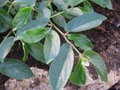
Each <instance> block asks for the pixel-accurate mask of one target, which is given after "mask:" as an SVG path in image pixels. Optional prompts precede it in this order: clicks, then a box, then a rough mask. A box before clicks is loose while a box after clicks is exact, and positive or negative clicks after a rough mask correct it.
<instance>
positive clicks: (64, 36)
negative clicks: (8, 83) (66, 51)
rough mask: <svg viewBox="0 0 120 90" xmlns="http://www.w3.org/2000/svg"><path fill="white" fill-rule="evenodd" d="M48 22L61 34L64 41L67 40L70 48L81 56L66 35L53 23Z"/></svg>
mask: <svg viewBox="0 0 120 90" xmlns="http://www.w3.org/2000/svg"><path fill="white" fill-rule="evenodd" d="M50 23H51V24H52V25H53V27H54V28H55V29H56V30H57V31H58V32H59V33H60V34H61V35H62V36H63V38H64V39H65V41H66V42H68V43H69V44H70V45H71V46H72V48H73V49H74V50H75V51H76V52H77V53H78V55H79V57H80V58H81V57H83V56H82V54H81V53H80V52H79V50H78V49H77V48H76V47H75V46H74V45H73V44H72V43H71V42H70V41H69V40H68V39H67V37H66V35H65V34H64V33H63V32H62V31H61V30H60V29H59V28H58V27H57V26H56V25H54V24H53V23H52V22H51V21H50Z"/></svg>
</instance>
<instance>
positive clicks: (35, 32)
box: [17, 28, 49, 43]
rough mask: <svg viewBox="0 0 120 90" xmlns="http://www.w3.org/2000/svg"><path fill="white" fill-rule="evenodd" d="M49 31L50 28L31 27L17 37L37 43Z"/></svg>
mask: <svg viewBox="0 0 120 90" xmlns="http://www.w3.org/2000/svg"><path fill="white" fill-rule="evenodd" d="M48 31H49V30H46V29H45V28H37V29H31V30H28V31H24V32H23V33H21V34H19V35H18V37H17V39H20V40H23V41H24V42H27V43H36V42H39V41H40V40H42V39H43V38H44V37H45V35H46V34H47V33H48Z"/></svg>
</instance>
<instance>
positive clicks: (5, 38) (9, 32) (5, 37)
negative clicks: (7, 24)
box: [0, 31, 12, 45]
mask: <svg viewBox="0 0 120 90" xmlns="http://www.w3.org/2000/svg"><path fill="white" fill-rule="evenodd" d="M11 33H12V31H10V32H9V33H8V34H7V35H6V36H5V38H4V40H3V41H2V42H1V44H2V43H3V42H4V41H5V40H6V39H7V38H8V36H9V35H10V34H11ZM1 44H0V45H1Z"/></svg>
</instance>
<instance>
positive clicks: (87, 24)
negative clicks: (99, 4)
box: [65, 13, 106, 32]
mask: <svg viewBox="0 0 120 90" xmlns="http://www.w3.org/2000/svg"><path fill="white" fill-rule="evenodd" d="M104 20H106V17H105V16H103V15H101V14H97V13H86V14H83V15H81V16H78V17H76V18H74V19H72V20H71V21H69V22H68V23H67V24H66V28H65V30H66V31H67V32H80V31H85V30H88V29H92V28H94V27H97V26H99V25H100V24H101V23H102V22H103V21H104Z"/></svg>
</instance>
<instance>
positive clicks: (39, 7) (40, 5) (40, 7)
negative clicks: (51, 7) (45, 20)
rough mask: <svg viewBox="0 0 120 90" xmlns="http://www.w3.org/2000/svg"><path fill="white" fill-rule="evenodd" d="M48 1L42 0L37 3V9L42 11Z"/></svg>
mask: <svg viewBox="0 0 120 90" xmlns="http://www.w3.org/2000/svg"><path fill="white" fill-rule="evenodd" d="M48 3H49V0H44V1H41V2H39V3H38V7H37V9H39V10H42V9H44V8H46V7H47V6H48Z"/></svg>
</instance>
